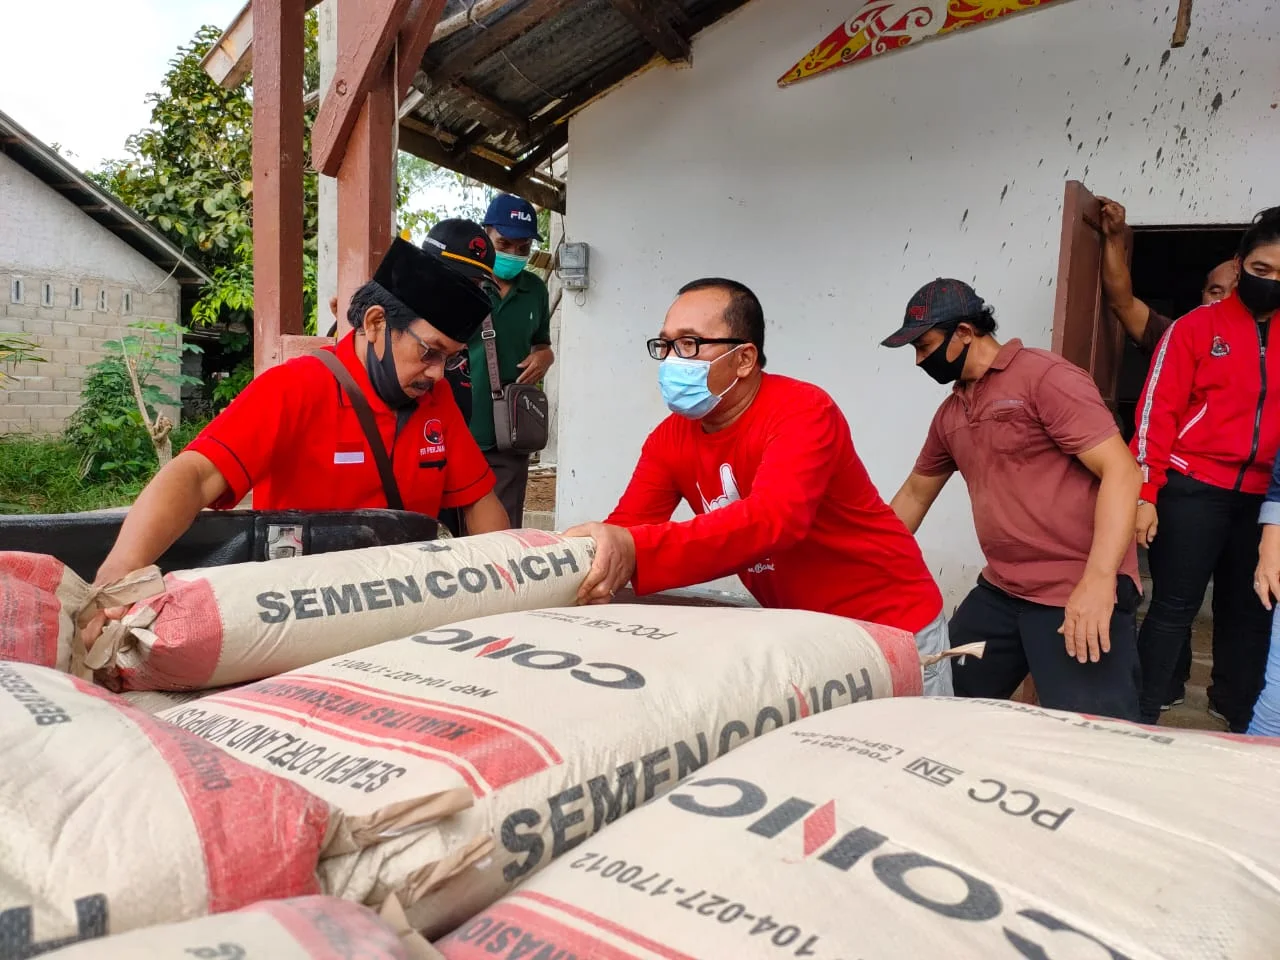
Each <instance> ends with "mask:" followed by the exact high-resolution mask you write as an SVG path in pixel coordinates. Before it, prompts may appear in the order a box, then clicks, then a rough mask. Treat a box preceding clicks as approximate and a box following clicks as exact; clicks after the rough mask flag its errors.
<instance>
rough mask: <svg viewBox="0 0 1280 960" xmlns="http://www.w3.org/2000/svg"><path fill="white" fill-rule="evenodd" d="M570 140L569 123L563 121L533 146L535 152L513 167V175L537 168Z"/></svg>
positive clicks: (521, 175) (519, 175)
mask: <svg viewBox="0 0 1280 960" xmlns="http://www.w3.org/2000/svg"><path fill="white" fill-rule="evenodd" d="M568 142H569V125H568V124H567V123H562V124H560V126H558V127H556V128H555V129H554V130H552V131H551V132H550V133H548V134H547V136H546V138H545V139H544V140H543V141H542V142H541V143H540V144H538V145H537V146H536V147H534V148H533V152H532V153H530V154H528V155H527V156H525V157H524V158H523V159H522V160H521V161H520V162H519V163H517V164H516V165H515V166H514V167H512V168H511V175H512V176H513V177H523V176H524V175H525V174H526V173H528V172H529V171H530V170H533V169H535V168H536V167H537V166H538V165H539V164H541V163H543V162H544V161H545V160H547V158H549V157H550V156H551V155H552V154H553V153H555V152H556V151H557V150H559V149H560V148H561V147H563V146H564V145H565V144H566V143H568Z"/></svg>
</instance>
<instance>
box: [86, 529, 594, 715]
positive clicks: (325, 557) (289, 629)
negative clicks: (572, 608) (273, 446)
mask: <svg viewBox="0 0 1280 960" xmlns="http://www.w3.org/2000/svg"><path fill="white" fill-rule="evenodd" d="M594 549H595V545H594V542H593V541H591V540H589V539H582V538H574V539H569V538H565V537H561V536H558V535H556V534H550V533H543V532H542V531H538V530H508V531H502V532H500V533H491V534H485V535H483V536H476V537H466V538H461V539H456V540H438V541H431V542H427V543H413V544H403V545H399V546H391V547H369V548H366V549H362V550H348V551H342V552H339V553H328V554H320V555H316V556H311V557H299V558H293V559H286V560H269V561H266V562H263V563H240V564H232V565H229V566H225V567H211V568H208V569H203V570H190V571H181V572H178V573H174V574H170V575H169V576H168V577H167V578H166V583H167V585H168V589H167V591H166V592H165V593H164V594H163V595H161V596H160V597H157V598H154V599H152V600H148V601H146V602H145V603H143V604H139V605H137V606H135V607H134V608H133V610H132V611H131V612H130V615H129V617H127V618H126V620H125V621H124V623H125V624H126V625H127V626H129V627H130V628H131V630H130V631H123V632H122V633H121V635H120V637H119V639H118V640H117V642H118V649H117V650H116V651H115V654H114V658H113V661H112V662H111V663H109V664H108V666H107V668H106V671H105V672H106V673H107V674H108V675H109V676H110V677H111V678H112V682H115V683H118V684H121V685H123V687H124V688H126V689H135V690H146V689H158V690H183V689H194V688H200V687H215V686H223V685H226V684H234V683H243V682H246V681H249V680H256V679H259V678H262V677H268V676H274V675H276V674H279V673H283V672H285V671H288V670H293V669H297V668H299V667H303V666H306V665H308V664H311V663H315V662H317V661H320V660H324V659H326V658H328V657H332V656H335V655H337V654H341V653H347V652H351V651H354V650H359V649H361V648H364V647H369V646H373V645H375V644H378V643H382V642H385V641H387V640H392V639H395V638H397V637H403V636H406V635H408V634H411V633H413V632H415V631H421V630H426V629H430V628H432V627H436V626H440V625H442V624H445V623H454V622H457V621H460V620H468V619H471V618H474V617H478V616H484V615H487V614H494V613H503V612H507V611H514V610H527V609H533V608H537V607H546V606H557V605H562V604H567V603H572V602H574V598H575V597H576V595H577V591H578V586H579V585H580V584H581V583H582V580H583V578H584V577H585V576H586V573H587V571H588V570H589V569H590V567H591V559H592V556H593V555H594Z"/></svg>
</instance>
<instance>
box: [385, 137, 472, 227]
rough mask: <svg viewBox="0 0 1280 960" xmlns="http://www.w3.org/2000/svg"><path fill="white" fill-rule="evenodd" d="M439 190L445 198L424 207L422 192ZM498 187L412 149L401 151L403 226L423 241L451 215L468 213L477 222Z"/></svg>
mask: <svg viewBox="0 0 1280 960" xmlns="http://www.w3.org/2000/svg"><path fill="white" fill-rule="evenodd" d="M426 193H430V194H435V195H436V197H437V198H439V199H440V200H442V201H444V202H437V203H436V204H435V205H434V206H430V207H421V206H419V205H418V204H419V203H420V202H421V200H422V195H423V194H426ZM496 194H497V191H496V190H494V189H493V187H490V186H488V185H487V184H483V183H481V182H480V181H479V180H472V179H471V178H470V177H468V176H465V175H463V174H461V173H457V172H455V171H453V170H449V169H446V168H445V167H440V166H436V164H434V163H432V162H430V161H429V160H423V159H422V158H421V157H415V156H414V155H413V154H411V153H403V152H402V153H400V155H399V156H398V157H397V163H396V211H397V214H396V216H397V218H398V219H399V222H400V229H401V230H408V231H410V232H411V233H412V234H413V238H414V240H416V241H418V242H419V243H421V242H422V239H423V238H424V237H425V236H426V234H427V231H428V230H430V229H431V228H432V227H434V226H435V225H436V224H437V223H439V222H440V221H441V220H445V219H447V218H449V217H465V218H466V219H468V220H475V221H476V222H477V223H478V222H479V221H480V220H482V219H483V218H484V212H485V210H486V209H487V208H488V206H489V201H490V200H492V199H493V198H494V196H495V195H496Z"/></svg>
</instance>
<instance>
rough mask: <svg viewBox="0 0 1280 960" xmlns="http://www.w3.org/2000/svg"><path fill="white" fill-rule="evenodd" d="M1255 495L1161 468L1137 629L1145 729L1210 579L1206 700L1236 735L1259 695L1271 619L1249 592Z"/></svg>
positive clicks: (1254, 561)
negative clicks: (1145, 599)
mask: <svg viewBox="0 0 1280 960" xmlns="http://www.w3.org/2000/svg"><path fill="white" fill-rule="evenodd" d="M1262 500H1263V498H1262V497H1261V496H1260V495H1254V494H1248V493H1236V492H1235V491H1232V490H1224V489H1222V488H1221V487H1212V486H1210V485H1209V484H1207V483H1201V482H1200V481H1199V480H1192V479H1191V478H1190V477H1187V476H1184V475H1182V474H1180V473H1174V472H1173V471H1170V473H1169V479H1168V481H1167V482H1166V484H1165V486H1164V489H1163V490H1161V491H1160V503H1159V504H1158V506H1157V508H1156V514H1157V516H1158V518H1159V525H1158V526H1157V528H1156V537H1155V539H1154V540H1152V541H1151V548H1150V550H1149V551H1148V554H1147V556H1148V559H1149V560H1150V563H1151V581H1152V590H1151V606H1150V608H1149V609H1148V610H1147V617H1146V619H1145V620H1144V621H1143V622H1142V633H1141V634H1140V636H1139V638H1138V650H1139V653H1140V655H1141V657H1142V679H1143V684H1142V719H1143V720H1144V721H1145V722H1147V723H1154V722H1155V721H1156V719H1157V718H1158V717H1159V716H1160V704H1161V703H1162V702H1163V701H1164V698H1165V697H1167V696H1168V693H1169V690H1170V686H1171V681H1174V682H1176V681H1175V677H1176V676H1177V670H1178V666H1179V656H1180V655H1181V653H1182V650H1183V648H1184V646H1185V645H1186V644H1188V643H1189V642H1190V639H1191V625H1192V623H1193V621H1194V620H1195V618H1196V614H1198V613H1199V612H1200V605H1201V604H1202V603H1204V592H1205V589H1206V588H1207V587H1208V586H1209V578H1210V577H1212V578H1213V675H1212V679H1211V682H1210V686H1209V700H1210V702H1211V703H1212V704H1213V706H1214V707H1215V708H1216V709H1217V710H1218V711H1219V712H1220V713H1221V714H1222V715H1223V716H1224V717H1226V718H1227V723H1228V724H1229V725H1230V727H1231V729H1232V730H1233V731H1235V732H1237V733H1243V732H1244V731H1245V730H1246V729H1247V728H1248V726H1249V718H1250V717H1251V716H1252V715H1253V702H1254V701H1255V700H1257V699H1258V693H1259V691H1260V690H1261V689H1262V677H1263V673H1264V671H1265V670H1266V663H1267V649H1268V647H1269V645H1270V642H1271V614H1270V613H1269V612H1268V611H1267V610H1266V608H1264V607H1263V606H1262V603H1261V602H1260V601H1259V600H1258V597H1257V595H1256V594H1254V592H1253V572H1254V569H1255V568H1256V567H1257V565H1258V541H1259V539H1260V538H1261V536H1262V528H1261V527H1259V526H1258V510H1259V508H1260V507H1261V506H1262Z"/></svg>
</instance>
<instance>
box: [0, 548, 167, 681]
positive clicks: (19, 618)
mask: <svg viewBox="0 0 1280 960" xmlns="http://www.w3.org/2000/svg"><path fill="white" fill-rule="evenodd" d="M162 588H163V584H162V583H161V580H160V572H159V571H158V570H156V569H155V568H154V567H152V568H148V569H147V570H144V571H142V572H141V573H140V574H139V575H136V576H133V577H129V578H127V579H126V580H123V581H120V582H119V583H114V584H110V585H108V586H106V587H102V588H96V587H91V586H89V585H88V584H87V583H85V582H84V581H83V580H81V579H80V578H79V577H78V576H76V574H75V572H74V571H73V570H72V569H71V568H70V567H68V566H67V565H66V564H64V563H63V562H62V561H61V560H58V559H57V558H56V557H50V556H45V555H44V554H41V553H19V552H17V551H13V550H3V551H0V660H16V661H18V662H19V663H34V664H38V665H39V666H42V667H55V668H57V669H59V670H67V669H69V668H70V665H71V647H72V637H73V636H74V634H75V630H76V621H77V619H78V618H79V619H87V618H88V617H89V616H92V615H93V614H94V613H97V612H98V610H100V609H101V608H102V607H103V606H108V607H110V606H118V605H120V604H122V603H132V602H133V601H135V600H139V599H141V598H142V597H145V596H150V595H152V594H154V593H157V592H159V591H160V590H161V589H162Z"/></svg>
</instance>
